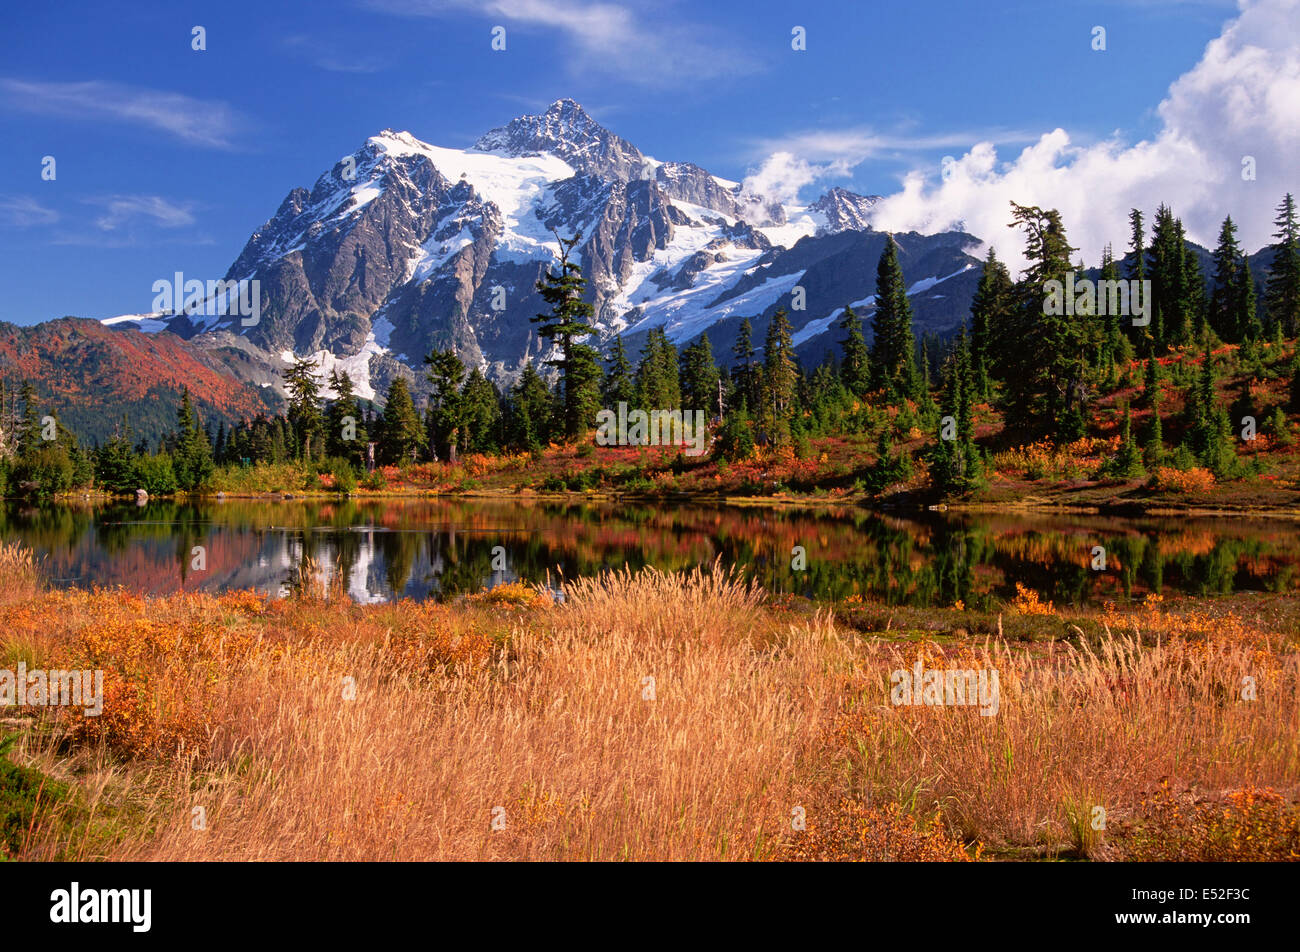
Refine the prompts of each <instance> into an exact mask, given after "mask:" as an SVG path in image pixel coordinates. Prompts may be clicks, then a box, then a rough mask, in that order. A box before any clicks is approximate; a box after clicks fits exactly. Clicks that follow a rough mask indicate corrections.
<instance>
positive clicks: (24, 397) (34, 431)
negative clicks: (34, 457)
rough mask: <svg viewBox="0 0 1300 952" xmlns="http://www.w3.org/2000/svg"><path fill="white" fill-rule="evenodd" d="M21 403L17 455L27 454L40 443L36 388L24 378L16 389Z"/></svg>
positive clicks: (39, 415)
mask: <svg viewBox="0 0 1300 952" xmlns="http://www.w3.org/2000/svg"><path fill="white" fill-rule="evenodd" d="M18 399H19V401H21V403H22V405H23V415H22V422H21V423H20V424H19V425H18V455H19V456H29V455H30V454H32V453H34V452H35V451H36V448H37V447H38V446H40V444H41V411H40V407H39V406H38V405H37V402H36V399H37V398H36V388H35V387H33V386H32V385H31V383H30V381H27V380H24V381H23V385H22V388H21V389H20V390H19V391H18Z"/></svg>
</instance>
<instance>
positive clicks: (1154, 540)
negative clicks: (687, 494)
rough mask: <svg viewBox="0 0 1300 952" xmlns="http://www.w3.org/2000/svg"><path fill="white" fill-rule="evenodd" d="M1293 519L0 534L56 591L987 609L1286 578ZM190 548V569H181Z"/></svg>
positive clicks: (287, 514)
mask: <svg viewBox="0 0 1300 952" xmlns="http://www.w3.org/2000/svg"><path fill="white" fill-rule="evenodd" d="M1296 530H1297V526H1296V523H1295V522H1293V521H1289V520H1282V519H1245V518H1242V519H1238V518H1203V519H1194V518H1185V517H1178V518H1152V519H1121V518H1110V517H1096V516H1068V515H1046V514H1029V515H1025V514H1013V515H1012V514H1008V515H1002V514H954V513H930V512H925V513H908V514H905V515H904V514H897V513H875V512H870V511H867V510H864V509H855V508H840V509H816V510H814V509H789V508H775V507H773V508H765V507H727V506H716V505H694V504H676V503H657V504H649V503H604V502H602V503H579V504H574V503H568V502H555V501H535V500H514V501H504V502H503V501H496V500H492V501H477V500H475V501H467V500H432V501H431V500H423V499H422V500H382V501H366V502H357V501H352V500H343V501H303V500H283V501H262V500H258V501H247V500H226V501H221V502H218V501H211V502H202V503H186V504H177V503H171V502H166V501H161V502H151V503H149V504H148V505H147V506H144V507H142V508H137V507H136V506H134V505H108V506H90V505H87V506H85V507H78V506H44V507H32V506H27V505H20V504H7V505H5V506H4V507H3V508H0V538H4V539H5V540H9V541H12V540H18V541H21V542H23V543H24V544H26V545H27V546H29V547H30V548H32V549H33V550H35V551H36V552H37V554H38V555H39V556H40V557H41V560H42V566H43V569H44V574H45V576H46V578H47V579H48V580H49V581H50V583H51V584H53V585H57V586H79V587H90V586H95V585H99V586H123V587H125V588H128V589H131V590H134V591H140V592H147V593H166V592H175V591H179V590H182V589H184V590H186V591H193V590H200V591H210V592H215V591H224V590H228V589H256V590H259V591H262V592H268V593H272V594H276V595H282V594H285V593H287V592H288V591H289V589H290V587H291V586H292V585H293V584H294V583H295V581H296V579H297V578H298V577H299V567H300V566H301V565H302V563H303V561H304V559H308V558H310V559H311V560H312V561H313V562H314V563H315V565H316V566H317V567H318V572H319V573H323V574H325V575H327V576H330V577H337V576H341V578H340V579H339V581H340V582H342V583H343V584H344V586H345V587H346V589H347V590H348V592H349V593H350V594H351V595H352V597H353V598H355V599H357V600H359V601H367V602H370V601H386V600H390V599H392V598H394V597H407V598H417V599H424V598H446V597H450V596H454V595H457V594H460V593H464V592H476V591H480V590H482V589H483V588H484V587H486V586H491V585H494V584H498V583H500V582H502V581H513V580H515V579H523V580H526V581H530V582H545V581H547V579H548V578H549V579H550V581H551V582H552V583H554V582H556V581H557V580H558V579H559V578H560V577H567V578H573V577H575V576H581V575H592V574H595V573H598V572H601V571H602V570H606V569H612V568H622V567H623V566H624V565H627V566H630V567H632V568H640V567H642V566H648V565H652V566H655V567H657V568H660V569H664V570H679V569H686V568H691V567H694V566H697V565H701V564H707V563H710V562H712V561H713V560H714V559H718V558H720V559H721V560H722V562H723V564H724V565H728V566H735V567H736V568H737V569H739V570H740V571H742V572H743V573H744V574H745V575H746V576H748V577H754V578H757V579H758V580H759V581H760V582H761V583H762V584H763V585H764V586H765V587H767V588H768V589H769V590H771V591H774V592H793V593H796V594H799V595H805V596H808V597H810V598H815V599H840V598H845V597H848V596H850V595H853V594H858V595H861V596H863V597H868V598H872V599H877V600H881V601H884V602H888V603H890V604H909V605H920V606H930V605H942V606H947V605H951V604H953V602H955V601H956V600H958V599H961V600H962V601H963V602H965V603H966V604H967V605H968V606H971V607H985V606H987V605H989V604H991V603H992V602H993V601H995V600H1000V599H1009V598H1013V597H1015V594H1016V583H1017V582H1019V583H1020V584H1022V585H1024V586H1025V587H1027V588H1030V589H1033V590H1034V591H1035V592H1037V593H1038V594H1039V596H1040V597H1041V598H1044V599H1051V600H1052V601H1054V602H1056V603H1057V604H1060V605H1067V604H1068V605H1081V604H1086V603H1100V602H1104V601H1116V602H1120V601H1123V600H1125V599H1128V598H1132V597H1136V596H1139V595H1143V594H1145V593H1148V592H1156V593H1160V594H1174V593H1188V594H1197V595H1205V594H1217V593H1223V594H1226V593H1231V592H1234V591H1296V590H1297V589H1300V574H1297V564H1300V533H1297V531H1296ZM497 546H500V547H501V549H502V550H504V551H503V552H502V551H500V550H497V551H495V552H494V549H495V548H496V547H497ZM796 546H802V547H803V550H804V552H805V553H806V561H807V566H806V569H804V570H802V571H795V570H793V569H792V568H791V563H792V561H793V553H794V551H795V547H796ZM1096 546H1101V547H1102V548H1103V549H1104V550H1105V569H1104V570H1101V571H1098V570H1095V569H1094V568H1093V567H1092V566H1093V562H1094V560H1095V558H1096V556H1095V554H1094V547H1096ZM196 547H201V549H202V553H201V555H202V558H201V560H200V559H199V558H198V556H199V553H198V551H197V550H196ZM494 555H495V556H497V558H496V562H497V564H498V565H499V564H500V561H501V559H500V557H501V556H504V562H505V566H506V567H505V569H504V570H501V569H496V568H494V564H493V563H494ZM199 561H201V562H203V563H205V564H204V567H202V568H201V569H195V568H193V566H194V565H195V564H196V562H199Z"/></svg>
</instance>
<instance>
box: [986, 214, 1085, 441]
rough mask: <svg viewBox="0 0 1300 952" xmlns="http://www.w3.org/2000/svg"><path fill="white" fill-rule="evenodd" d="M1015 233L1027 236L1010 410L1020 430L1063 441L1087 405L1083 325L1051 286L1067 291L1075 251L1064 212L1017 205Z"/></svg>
mask: <svg viewBox="0 0 1300 952" xmlns="http://www.w3.org/2000/svg"><path fill="white" fill-rule="evenodd" d="M1011 208H1012V221H1011V225H1010V227H1012V228H1023V229H1024V230H1025V258H1026V259H1027V260H1028V261H1029V267H1028V268H1026V269H1025V271H1024V274H1023V276H1022V278H1021V280H1020V282H1019V283H1018V284H1017V285H1016V289H1015V291H1016V304H1015V311H1014V315H1015V317H1014V326H1013V327H1012V328H1011V333H1009V334H1008V341H1009V344H1008V346H1007V348H1006V367H1007V372H1006V378H1005V380H1006V389H1005V391H1004V394H1003V397H1004V399H1003V408H1004V411H1005V413H1006V418H1007V422H1008V424H1009V425H1010V426H1011V427H1012V428H1013V429H1015V430H1020V431H1023V432H1028V433H1044V432H1045V433H1046V435H1049V436H1051V437H1053V438H1055V439H1056V440H1058V441H1059V442H1065V441H1068V440H1070V439H1075V438H1077V435H1076V433H1075V431H1076V430H1077V429H1078V424H1079V420H1080V419H1081V415H1082V411H1083V404H1084V401H1085V400H1086V398H1087V389H1086V374H1085V371H1086V365H1085V361H1084V351H1085V348H1084V340H1085V337H1084V335H1085V328H1084V323H1085V322H1084V321H1081V320H1079V319H1078V318H1077V317H1072V316H1069V315H1066V314H1065V311H1064V307H1063V306H1060V307H1058V306H1056V305H1057V304H1062V305H1063V301H1061V300H1060V295H1052V294H1050V293H1049V292H1050V291H1051V290H1052V289H1051V288H1049V287H1048V282H1049V281H1055V282H1061V283H1062V284H1064V281H1065V277H1066V274H1067V272H1069V271H1070V270H1071V268H1072V267H1073V266H1072V265H1071V264H1070V253H1071V252H1072V251H1074V249H1073V248H1071V247H1070V244H1069V242H1068V241H1067V240H1066V237H1065V228H1064V226H1063V225H1062V224H1061V216H1060V213H1059V212H1057V211H1056V210H1055V209H1048V210H1044V209H1041V208H1038V207H1036V206H1024V205H1018V204H1016V203H1015V202H1012V203H1011Z"/></svg>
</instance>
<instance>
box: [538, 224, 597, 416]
mask: <svg viewBox="0 0 1300 952" xmlns="http://www.w3.org/2000/svg"><path fill="white" fill-rule="evenodd" d="M556 240H557V241H558V242H559V243H560V269H559V271H551V270H550V269H549V268H548V269H547V271H546V274H545V275H543V276H542V280H541V281H538V282H537V291H538V293H539V294H540V295H541V296H542V300H543V301H545V302H546V303H547V304H549V305H550V307H551V312H550V313H549V314H538V315H537V316H536V317H534V318H533V319H532V320H533V321H534V323H540V324H541V325H542V326H541V327H540V328H539V329H538V331H537V333H538V335H539V336H540V337H545V338H547V339H548V340H553V341H555V342H557V343H558V344H559V347H560V357H559V358H558V359H556V360H551V361H548V363H549V364H551V365H552V366H555V367H558V368H559V370H560V388H561V407H562V410H561V422H562V424H563V428H564V435H565V437H566V438H567V439H569V440H570V441H572V440H575V439H577V438H578V436H579V435H580V434H581V433H583V432H584V431H586V429H587V428H588V427H589V426H591V424H592V422H593V420H594V418H595V415H596V410H597V405H598V404H599V402H600V397H599V385H600V357H599V354H598V353H597V352H596V350H595V348H593V347H591V346H589V345H587V344H584V343H582V342H581V341H582V340H583V339H584V338H586V337H587V336H589V335H590V334H591V333H592V332H593V330H594V329H593V328H592V327H591V326H590V325H589V324H588V323H587V321H588V320H590V318H591V315H592V313H593V312H594V308H593V306H592V304H591V303H590V302H588V301H584V300H583V299H582V295H583V292H584V290H585V289H586V287H587V282H586V279H584V278H583V276H582V268H580V267H579V266H578V265H577V264H575V263H574V262H572V261H570V260H569V255H570V253H571V252H572V251H573V248H574V246H575V245H577V244H578V242H580V241H581V240H582V232H578V233H577V234H576V235H574V236H573V237H572V238H568V239H565V238H560V237H559V235H556Z"/></svg>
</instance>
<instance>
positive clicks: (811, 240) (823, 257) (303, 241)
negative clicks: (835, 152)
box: [113, 99, 978, 397]
mask: <svg viewBox="0 0 1300 952" xmlns="http://www.w3.org/2000/svg"><path fill="white" fill-rule="evenodd" d="M876 201H877V198H876V197H873V196H863V195H857V194H854V193H852V192H848V191H846V190H844V189H841V188H833V189H831V190H830V191H828V192H827V193H826V194H825V195H823V196H821V197H820V198H819V199H818V200H817V201H815V202H813V203H812V204H810V205H808V206H806V207H803V206H783V205H781V204H779V203H775V202H771V201H768V200H767V199H765V198H764V197H763V196H761V195H756V194H753V193H751V192H749V191H747V190H746V189H745V188H744V187H743V186H742V185H741V184H740V183H736V182H730V181H727V180H725V179H721V178H718V177H717V176H714V175H711V174H710V173H709V172H707V171H706V170H705V169H703V168H700V167H699V166H697V165H693V164H691V163H689V162H661V161H658V160H656V159H654V158H651V157H649V156H647V155H645V154H643V153H642V152H641V151H640V150H639V149H637V148H636V146H634V145H632V144H631V143H630V142H628V141H627V140H625V139H623V138H621V137H619V136H617V135H615V134H614V133H612V132H610V131H609V130H607V129H605V128H604V127H603V126H601V125H600V124H599V123H597V122H596V121H595V120H594V119H592V118H591V116H589V115H588V114H587V113H586V112H585V111H584V110H583V108H582V107H581V106H580V105H578V104H577V103H576V102H574V101H572V100H568V99H565V100H560V101H558V102H556V103H554V104H553V105H552V106H551V107H550V108H548V109H547V110H546V111H545V112H544V113H542V114H541V115H536V116H522V117H520V118H517V119H514V120H513V121H511V122H510V123H509V124H507V125H505V126H503V127H501V128H498V129H493V130H492V131H490V132H488V133H486V134H485V135H484V136H482V137H481V138H480V139H479V140H478V141H477V142H476V143H475V145H474V146H473V147H472V148H469V149H450V148H442V147H439V146H435V145H431V144H429V143H426V142H422V141H420V140H419V139H417V138H415V137H414V136H412V135H410V134H409V133H407V132H396V131H393V130H385V131H383V132H381V133H379V134H378V135H376V136H373V137H371V138H370V139H368V140H367V141H366V143H365V144H364V145H363V146H362V147H361V148H360V149H359V150H357V151H356V152H355V153H353V154H352V155H350V156H346V157H344V158H343V159H341V160H340V161H339V162H337V163H336V164H335V165H334V167H333V168H331V169H330V170H329V171H328V172H326V173H325V174H323V175H322V176H320V178H319V179H317V181H316V183H315V185H314V186H313V187H312V188H311V189H310V190H307V189H304V188H295V189H294V190H292V191H291V192H290V193H289V194H288V195H287V196H286V197H285V199H284V201H283V202H282V203H281V205H280V207H279V209H278V210H277V211H276V213H275V215H274V216H272V217H271V219H270V220H268V221H267V222H266V223H265V224H264V225H262V227H260V228H259V229H258V230H257V231H256V232H254V233H253V235H252V237H251V238H250V239H249V241H248V243H247V245H246V246H245V247H244V250H243V251H242V252H241V254H240V255H239V257H238V258H237V259H236V261H235V262H234V264H233V265H232V266H231V268H230V270H229V272H228V273H227V275H226V276H225V279H226V280H227V281H240V280H254V279H255V280H257V281H258V282H259V283H260V292H261V309H260V316H259V320H258V321H257V323H256V324H254V325H253V326H244V325H243V322H242V321H241V318H240V316H238V315H223V314H219V313H208V312H210V311H214V310H220V309H217V308H194V309H192V310H194V311H195V313H182V314H168V313H161V314H153V315H131V316H128V317H124V318H118V319H113V320H114V321H115V322H116V323H117V324H120V325H121V326H126V327H136V328H139V329H142V330H146V331H153V330H158V329H160V328H163V327H165V328H167V329H168V330H170V331H172V332H174V333H176V334H179V335H180V336H182V337H184V338H187V339H189V340H190V341H191V342H192V343H193V344H194V345H196V346H198V347H201V348H203V349H206V350H216V351H220V352H221V353H222V356H223V359H224V360H225V361H226V363H227V364H229V365H231V366H234V367H236V368H237V372H238V373H239V374H240V375H241V376H243V377H244V378H245V379H247V380H249V381H250V382H253V383H257V384H263V385H264V384H272V385H275V384H277V382H278V376H279V374H278V371H279V368H280V367H282V366H283V361H285V360H287V359H289V358H290V357H291V356H293V355H298V356H306V355H315V356H316V357H317V358H318V359H319V362H320V365H321V372H322V375H327V374H328V372H329V371H330V370H332V369H334V368H336V367H338V368H341V369H344V370H346V371H347V372H348V373H349V375H350V376H351V377H352V379H353V381H354V383H355V384H356V385H357V390H358V392H359V393H360V394H361V395H363V396H367V397H369V396H372V395H376V394H381V393H382V392H383V391H384V389H385V388H386V386H387V384H388V382H389V381H390V380H391V379H392V377H393V375H394V374H397V373H405V372H407V371H413V372H414V375H415V379H416V384H417V391H418V390H419V389H421V384H422V377H423V374H422V361H423V357H424V355H425V354H427V353H428V352H429V351H430V350H431V349H433V348H442V347H447V346H452V347H455V349H456V350H457V352H458V353H459V354H460V355H461V357H462V359H463V360H464V361H465V362H466V364H467V365H469V366H477V367H481V368H482V369H484V371H485V372H487V373H488V375H489V376H490V377H492V378H494V379H496V380H498V381H499V382H503V383H505V382H509V381H511V380H512V379H513V378H514V377H515V375H517V373H518V372H519V370H520V369H521V368H522V367H523V364H524V362H525V361H534V362H537V361H540V360H542V359H544V358H545V357H546V356H547V354H546V353H544V352H543V347H542V345H541V343H540V342H539V339H538V337H537V334H536V330H535V328H536V325H534V324H532V323H531V322H530V318H532V317H533V316H534V315H535V314H536V313H537V312H538V311H539V310H540V309H541V303H540V300H539V298H538V297H537V294H536V290H535V286H536V283H537V281H538V279H539V278H540V277H541V275H542V274H543V272H544V271H545V270H546V269H547V268H548V267H549V266H550V265H551V264H552V263H553V262H554V260H555V257H554V256H555V254H556V253H557V251H558V241H557V236H563V237H567V236H570V235H573V234H575V233H577V232H581V233H582V235H583V240H582V243H581V245H580V246H579V252H580V264H581V266H582V269H583V273H584V276H585V277H586V278H587V280H588V294H589V297H590V299H591V301H592V302H593V304H594V305H595V313H596V321H595V323H596V326H597V327H598V330H599V336H600V338H601V339H602V341H601V342H604V341H607V340H608V339H609V338H610V337H611V336H612V335H613V334H615V333H622V334H624V335H625V339H626V342H627V343H628V344H629V345H631V346H632V347H633V348H635V346H636V345H637V342H638V340H639V339H640V338H641V337H643V336H644V334H645V333H646V332H647V331H648V330H649V329H651V328H654V327H660V326H662V327H663V328H664V329H665V331H666V332H667V334H668V336H669V338H670V339H672V340H674V341H676V342H677V343H679V344H685V343H687V342H689V341H690V340H691V339H693V338H695V337H697V336H698V335H699V334H700V333H702V332H704V331H706V330H707V331H708V332H709V334H710V338H711V340H712V342H713V344H714V350H715V353H716V354H717V355H718V357H719V360H720V361H721V360H724V359H725V357H726V355H727V353H728V350H729V347H730V344H731V341H732V339H734V335H735V330H736V327H737V326H738V325H739V323H740V321H741V320H742V319H744V318H749V319H751V321H752V323H753V325H754V333H755V339H756V341H759V342H761V340H762V336H763V332H764V330H765V328H766V324H767V320H768V319H770V316H771V314H772V313H774V312H775V310H776V309H777V308H778V307H785V308H787V309H788V310H790V313H791V319H792V322H793V324H794V328H795V331H796V338H795V339H796V343H797V344H798V345H799V346H800V347H801V349H802V350H803V352H804V353H805V354H807V355H809V356H810V357H812V358H813V359H820V357H821V356H822V352H823V351H824V350H826V349H829V348H833V347H834V346H835V337H836V336H837V335H836V334H835V333H828V331H830V329H831V328H832V325H833V323H834V319H835V317H836V316H837V315H838V313H839V312H840V309H842V308H843V306H844V305H846V304H855V306H858V307H862V308H863V310H864V313H869V311H870V307H871V295H872V293H873V292H874V288H875V271H876V262H877V259H878V257H879V255H880V251H881V249H882V248H883V245H884V241H885V235H884V234H883V233H880V232H875V231H872V230H871V226H870V213H871V209H872V206H873V205H874V203H875V202H876ZM895 238H896V240H897V241H898V242H899V246H900V260H901V263H902V266H903V270H904V275H905V277H906V278H907V280H908V281H909V283H911V284H912V287H913V291H914V305H915V307H916V311H917V316H918V323H919V324H920V325H921V326H922V327H923V328H927V329H939V330H944V329H949V328H951V327H952V326H955V325H956V324H957V323H958V322H959V321H960V320H961V318H962V316H963V315H964V314H965V312H966V309H967V307H968V304H969V300H970V296H971V294H972V293H973V290H974V286H975V283H976V281H977V278H978V269H977V267H976V266H977V264H978V262H977V260H976V259H975V258H973V257H971V256H970V255H969V254H967V253H966V249H967V248H971V247H973V246H975V245H977V244H978V240H977V239H975V238H973V237H972V236H970V235H965V234H961V233H949V234H945V235H935V236H921V235H915V234H908V235H896V236H895ZM936 288H937V290H936ZM800 303H803V305H804V307H803V309H800V308H799V304H800Z"/></svg>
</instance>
